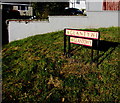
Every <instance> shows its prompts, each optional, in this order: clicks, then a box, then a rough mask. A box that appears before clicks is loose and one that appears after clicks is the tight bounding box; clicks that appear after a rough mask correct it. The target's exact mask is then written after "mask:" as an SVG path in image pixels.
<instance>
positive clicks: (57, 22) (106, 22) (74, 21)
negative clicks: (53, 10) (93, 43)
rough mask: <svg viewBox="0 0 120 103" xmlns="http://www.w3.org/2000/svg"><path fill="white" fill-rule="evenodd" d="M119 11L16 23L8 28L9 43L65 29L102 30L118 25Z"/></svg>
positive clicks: (10, 23)
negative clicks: (101, 28) (102, 28)
mask: <svg viewBox="0 0 120 103" xmlns="http://www.w3.org/2000/svg"><path fill="white" fill-rule="evenodd" d="M118 14H119V12H118V11H101V12H87V16H49V21H31V22H28V23H25V22H18V21H17V22H16V21H10V22H9V26H8V32H9V42H11V41H14V40H18V39H23V38H26V37H29V36H33V35H36V34H44V33H48V32H54V31H59V30H63V29H64V28H78V29H81V28H100V27H111V26H119V25H118Z"/></svg>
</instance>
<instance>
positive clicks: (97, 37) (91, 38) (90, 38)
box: [64, 28, 100, 67]
mask: <svg viewBox="0 0 120 103" xmlns="http://www.w3.org/2000/svg"><path fill="white" fill-rule="evenodd" d="M67 30H71V31H72V30H73V31H74V33H73V34H74V35H73V34H72V35H68V34H66V31H67ZM76 31H78V32H77V33H76V34H78V33H79V34H80V32H81V33H83V35H85V33H86V32H88V33H91V35H94V34H92V33H96V35H97V36H96V38H94V37H90V36H81V35H75V32H76ZM86 35H87V34H86ZM67 37H68V38H67ZM70 37H74V38H81V39H86V40H92V46H91V63H92V62H94V61H95V60H94V59H93V46H94V40H96V41H97V43H96V49H97V58H96V62H97V67H98V55H99V41H100V32H99V31H91V30H80V29H71V28H65V29H64V55H66V56H68V57H71V42H70ZM67 41H68V43H67ZM67 44H68V51H67ZM73 44H74V43H73ZM77 45H82V44H77ZM83 46H87V45H83ZM89 47H90V46H89Z"/></svg>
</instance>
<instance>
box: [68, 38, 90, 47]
mask: <svg viewBox="0 0 120 103" xmlns="http://www.w3.org/2000/svg"><path fill="white" fill-rule="evenodd" d="M70 43H74V44H80V45H85V46H90V47H91V46H92V40H90V39H83V38H76V37H70Z"/></svg>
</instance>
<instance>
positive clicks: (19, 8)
mask: <svg viewBox="0 0 120 103" xmlns="http://www.w3.org/2000/svg"><path fill="white" fill-rule="evenodd" d="M18 10H28V6H23V5H21V6H18Z"/></svg>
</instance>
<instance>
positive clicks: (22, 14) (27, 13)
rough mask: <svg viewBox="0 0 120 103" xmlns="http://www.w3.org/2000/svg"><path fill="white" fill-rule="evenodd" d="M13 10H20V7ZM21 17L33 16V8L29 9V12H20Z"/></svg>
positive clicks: (14, 7)
mask: <svg viewBox="0 0 120 103" xmlns="http://www.w3.org/2000/svg"><path fill="white" fill-rule="evenodd" d="M13 10H18V6H13ZM18 11H19V12H20V15H21V16H25V15H26V16H33V9H32V7H28V10H18Z"/></svg>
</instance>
